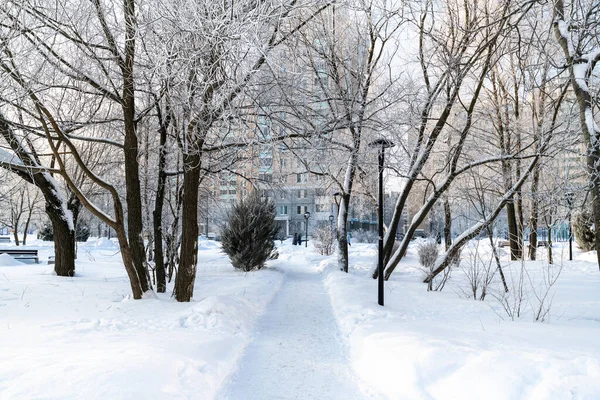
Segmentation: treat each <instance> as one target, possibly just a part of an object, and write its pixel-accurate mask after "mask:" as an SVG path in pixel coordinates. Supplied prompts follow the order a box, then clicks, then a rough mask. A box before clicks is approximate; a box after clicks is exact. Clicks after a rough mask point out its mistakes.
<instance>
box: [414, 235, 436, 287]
mask: <svg viewBox="0 0 600 400" xmlns="http://www.w3.org/2000/svg"><path fill="white" fill-rule="evenodd" d="M439 254H440V251H439V249H438V245H437V243H436V242H434V241H423V242H420V243H418V244H417V255H418V256H419V264H421V266H422V267H423V272H424V273H425V276H427V275H429V274H431V273H432V272H433V269H434V266H435V261H436V260H437V258H438V256H439ZM431 289H432V283H431V282H430V283H429V285H428V286H427V290H431Z"/></svg>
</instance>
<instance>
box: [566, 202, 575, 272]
mask: <svg viewBox="0 0 600 400" xmlns="http://www.w3.org/2000/svg"><path fill="white" fill-rule="evenodd" d="M574 196H575V195H574V193H573V192H567V193H565V200H567V206H568V207H569V261H573V228H572V227H571V213H572V212H573V197H574Z"/></svg>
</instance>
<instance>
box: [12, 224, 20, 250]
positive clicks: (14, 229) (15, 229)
mask: <svg viewBox="0 0 600 400" xmlns="http://www.w3.org/2000/svg"><path fill="white" fill-rule="evenodd" d="M17 222H18V221H17ZM17 226H18V225H15V227H14V228H13V238H14V239H15V246H20V242H19V230H18V229H17Z"/></svg>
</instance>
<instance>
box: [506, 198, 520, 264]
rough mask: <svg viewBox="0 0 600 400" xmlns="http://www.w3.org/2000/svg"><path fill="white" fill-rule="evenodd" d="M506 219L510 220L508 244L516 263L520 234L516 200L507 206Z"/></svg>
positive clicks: (512, 258) (511, 200)
mask: <svg viewBox="0 0 600 400" xmlns="http://www.w3.org/2000/svg"><path fill="white" fill-rule="evenodd" d="M506 217H507V219H508V242H509V245H510V259H511V260H512V261H515V260H518V259H519V234H518V227H517V215H516V212H515V203H514V198H511V199H510V200H509V201H508V203H507V204H506Z"/></svg>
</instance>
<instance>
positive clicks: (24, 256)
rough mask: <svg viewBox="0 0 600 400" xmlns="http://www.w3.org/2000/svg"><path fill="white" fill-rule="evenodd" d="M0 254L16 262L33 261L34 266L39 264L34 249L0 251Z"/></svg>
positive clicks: (36, 252)
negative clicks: (6, 255)
mask: <svg viewBox="0 0 600 400" xmlns="http://www.w3.org/2000/svg"><path fill="white" fill-rule="evenodd" d="M0 254H8V255H9V256H11V257H12V258H14V259H15V260H17V261H21V260H34V261H35V263H36V264H38V263H39V262H40V259H39V257H38V251H37V250H36V249H0Z"/></svg>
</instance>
